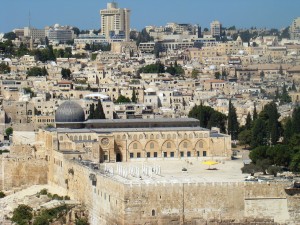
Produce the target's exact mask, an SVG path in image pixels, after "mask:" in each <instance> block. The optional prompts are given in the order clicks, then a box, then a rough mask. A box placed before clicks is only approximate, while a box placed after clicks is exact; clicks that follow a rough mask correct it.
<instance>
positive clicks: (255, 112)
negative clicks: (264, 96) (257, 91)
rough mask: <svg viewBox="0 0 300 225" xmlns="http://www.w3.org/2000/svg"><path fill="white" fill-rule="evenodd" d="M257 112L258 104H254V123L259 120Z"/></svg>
mask: <svg viewBox="0 0 300 225" xmlns="http://www.w3.org/2000/svg"><path fill="white" fill-rule="evenodd" d="M257 116H258V115H257V111H256V103H255V102H254V110H253V121H255V120H256V119H257Z"/></svg>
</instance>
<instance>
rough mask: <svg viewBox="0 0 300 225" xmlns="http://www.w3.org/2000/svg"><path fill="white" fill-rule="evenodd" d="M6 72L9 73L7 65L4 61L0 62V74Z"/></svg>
mask: <svg viewBox="0 0 300 225" xmlns="http://www.w3.org/2000/svg"><path fill="white" fill-rule="evenodd" d="M6 73H10V67H9V65H6V64H5V63H0V74H6Z"/></svg>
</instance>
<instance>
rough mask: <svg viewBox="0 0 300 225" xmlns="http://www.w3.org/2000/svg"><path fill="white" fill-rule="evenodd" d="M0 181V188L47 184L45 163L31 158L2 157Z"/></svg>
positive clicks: (7, 188)
mask: <svg viewBox="0 0 300 225" xmlns="http://www.w3.org/2000/svg"><path fill="white" fill-rule="evenodd" d="M1 163H2V167H1V173H0V175H1V176H2V177H0V180H2V188H3V189H4V190H9V189H11V188H13V187H20V186H31V185H35V184H47V171H48V169H47V168H48V167H47V162H46V161H45V160H41V159H36V158H32V157H27V158H25V157H22V158H9V157H8V158H6V157H2V160H1Z"/></svg>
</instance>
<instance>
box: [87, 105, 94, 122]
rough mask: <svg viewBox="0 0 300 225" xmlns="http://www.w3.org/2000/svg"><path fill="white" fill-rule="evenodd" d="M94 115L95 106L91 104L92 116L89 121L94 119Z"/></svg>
mask: <svg viewBox="0 0 300 225" xmlns="http://www.w3.org/2000/svg"><path fill="white" fill-rule="evenodd" d="M94 114H95V104H94V103H93V104H90V115H89V117H88V118H89V119H94Z"/></svg>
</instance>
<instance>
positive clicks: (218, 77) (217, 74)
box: [215, 71, 221, 80]
mask: <svg viewBox="0 0 300 225" xmlns="http://www.w3.org/2000/svg"><path fill="white" fill-rule="evenodd" d="M215 78H216V79H218V80H219V79H220V78H221V73H220V72H219V71H218V72H215Z"/></svg>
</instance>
